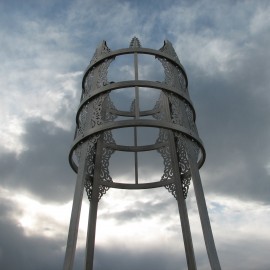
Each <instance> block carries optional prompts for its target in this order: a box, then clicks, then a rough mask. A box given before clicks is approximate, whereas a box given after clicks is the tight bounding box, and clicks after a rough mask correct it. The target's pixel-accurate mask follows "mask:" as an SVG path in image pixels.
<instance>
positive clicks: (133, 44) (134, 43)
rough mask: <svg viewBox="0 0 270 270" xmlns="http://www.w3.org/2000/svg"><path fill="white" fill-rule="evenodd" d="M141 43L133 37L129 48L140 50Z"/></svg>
mask: <svg viewBox="0 0 270 270" xmlns="http://www.w3.org/2000/svg"><path fill="white" fill-rule="evenodd" d="M141 47H142V46H141V43H140V41H139V39H138V38H137V37H133V38H132V40H131V41H130V44H129V48H141Z"/></svg>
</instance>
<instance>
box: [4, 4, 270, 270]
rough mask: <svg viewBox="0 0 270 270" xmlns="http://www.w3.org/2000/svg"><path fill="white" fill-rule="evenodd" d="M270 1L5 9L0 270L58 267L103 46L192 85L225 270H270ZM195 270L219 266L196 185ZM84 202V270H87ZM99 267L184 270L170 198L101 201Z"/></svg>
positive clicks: (191, 199)
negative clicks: (146, 52)
mask: <svg viewBox="0 0 270 270" xmlns="http://www.w3.org/2000/svg"><path fill="white" fill-rule="evenodd" d="M269 14H270V2H269V1H267V0H266V1H260V0H258V1H255V0H254V1H173V0H166V1H160V0H156V1H154V0H149V1H147V0H144V1H140V0H137V1H124V0H123V1H122V0H118V1H117V0H115V1H105V0H99V1H94V0H64V1H60V0H46V1H45V0H44V1H43V0H39V1H36V0H32V1H31V0H25V1H21V0H17V1H16V0H9V1H5V0H0V25H1V27H0V60H1V65H0V91H1V99H0V125H1V129H0V202H1V203H0V269H8V270H17V269H20V270H37V269H38V270H48V269H50V270H56V269H61V268H62V264H63V260H64V251H65V245H66V239H67V232H68V224H69V218H70V212H71V200H72V197H73V192H74V187H75V179H76V175H75V174H74V172H73V171H72V170H71V168H70V167H69V165H68V152H69V149H70V146H71V144H72V140H73V134H74V123H75V114H76V110H77V107H78V104H79V97H80V93H81V80H82V74H83V71H84V70H85V68H86V66H87V65H88V64H89V61H90V59H91V57H92V55H93V53H94V51H95V48H96V46H97V45H98V44H99V43H100V42H101V41H102V40H106V41H107V44H108V46H109V47H110V48H111V49H112V50H115V49H119V48H124V47H128V46H129V42H130V40H131V38H132V37H133V36H134V35H136V36H137V37H139V39H140V41H141V44H142V46H144V47H148V48H154V49H159V48H160V47H162V45H163V41H164V40H165V39H169V40H170V41H171V42H172V44H173V45H174V47H175V50H176V52H177V54H178V56H179V58H180V61H181V63H182V64H183V65H184V67H185V69H186V71H187V75H188V78H189V92H190V96H191V99H192V101H193V104H194V106H195V110H196V113H197V127H198V130H199V134H200V137H201V139H202V140H203V142H204V145H205V149H206V153H207V157H206V162H205V164H204V166H203V168H202V169H201V170H200V172H201V177H202V181H203V186H204V190H205V196H206V200H207V205H208V209H209V215H210V219H211V224H212V229H213V234H214V238H215V242H216V246H217V251H218V254H219V258H220V263H221V266H222V269H228V270H232V269H235V270H254V269H256V270H269V269H270V262H269V250H270V231H269V224H270V155H269V154H270V146H269V136H270V121H269V115H270V92H269V85H270V73H269V71H270V50H269V48H270V16H269ZM187 204H188V209H189V215H190V223H191V230H192V235H193V242H194V249H195V256H196V260H197V262H198V269H200V270H207V269H210V266H209V263H208V259H207V255H206V251H205V246H204V242H203V237H202V231H201V228H200V221H199V218H198V211H197V207H196V201H195V196H194V192H193V188H192V186H191V188H190V192H189V195H188V198H187ZM87 214H88V201H87V199H86V198H85V200H84V203H83V210H82V218H81V224H80V231H79V239H78V250H77V255H76V258H75V267H74V269H76V270H79V269H82V267H83V260H84V252H83V250H84V245H85V234H86V226H87ZM94 264H95V269H97V270H106V269H112V268H113V269H119V270H124V269H130V270H137V269H148V270H161V269H162V270H164V269H166V270H176V269H178V270H179V269H186V262H185V254H184V247H183V240H182V235H181V227H180V222H179V217H178V212H177V205H176V201H175V199H174V198H173V197H172V196H171V194H169V193H168V191H167V190H166V189H164V188H161V189H155V190H147V191H119V190H113V189H110V190H109V191H108V192H107V194H106V195H105V196H103V198H102V199H101V202H100V207H99V215H98V223H97V236H96V253H95V262H94Z"/></svg>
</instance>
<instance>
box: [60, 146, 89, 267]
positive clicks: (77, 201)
mask: <svg viewBox="0 0 270 270" xmlns="http://www.w3.org/2000/svg"><path fill="white" fill-rule="evenodd" d="M86 151H87V147H86V145H84V147H82V152H81V158H80V164H79V168H78V174H77V181H76V187H75V192H74V198H73V205H72V211H71V218H70V225H69V232H68V240H67V247H66V255H65V261H64V267H63V270H72V268H73V263H74V256H75V250H76V244H77V236H78V228H79V221H80V213H81V206H82V199H83V190H84V179H85V170H86V162H85V160H86V159H85V156H86Z"/></svg>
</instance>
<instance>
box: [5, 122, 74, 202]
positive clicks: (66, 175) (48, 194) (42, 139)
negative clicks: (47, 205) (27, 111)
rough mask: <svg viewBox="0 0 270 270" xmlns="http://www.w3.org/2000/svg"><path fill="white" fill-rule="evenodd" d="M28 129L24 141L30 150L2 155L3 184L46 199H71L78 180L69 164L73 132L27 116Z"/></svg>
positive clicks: (26, 126)
mask: <svg viewBox="0 0 270 270" xmlns="http://www.w3.org/2000/svg"><path fill="white" fill-rule="evenodd" d="M25 131H26V133H25V134H24V135H23V137H22V141H23V143H24V145H25V146H26V147H27V150H25V151H24V152H22V153H21V154H20V155H19V156H18V157H16V156H15V154H12V153H6V154H5V153H4V154H2V155H1V156H0V159H1V162H0V164H1V180H0V181H1V183H2V185H3V186H4V187H7V188H11V189H14V188H16V190H20V189H24V190H25V189H26V190H28V191H29V192H30V193H33V194H35V196H38V197H40V198H42V199H43V200H46V201H47V200H55V201H63V200H68V199H71V198H72V192H73V189H74V186H75V180H76V175H75V174H74V173H73V172H72V170H71V169H70V168H69V164H68V153H69V146H70V145H71V143H72V140H73V135H72V133H71V132H68V131H65V130H63V129H61V128H58V127H56V126H55V125H54V124H53V123H51V122H48V121H44V120H41V119H32V120H28V121H27V122H26V125H25Z"/></svg>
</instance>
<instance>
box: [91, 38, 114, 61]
mask: <svg viewBox="0 0 270 270" xmlns="http://www.w3.org/2000/svg"><path fill="white" fill-rule="evenodd" d="M110 51H111V50H110V48H109V47H108V46H107V43H106V41H105V40H103V41H102V42H101V43H100V45H99V46H98V47H97V48H96V51H95V53H94V55H93V58H92V60H91V62H90V64H91V65H92V64H94V63H95V62H97V60H98V59H99V58H100V57H101V56H102V55H106V54H108V53H109V52H110Z"/></svg>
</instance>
